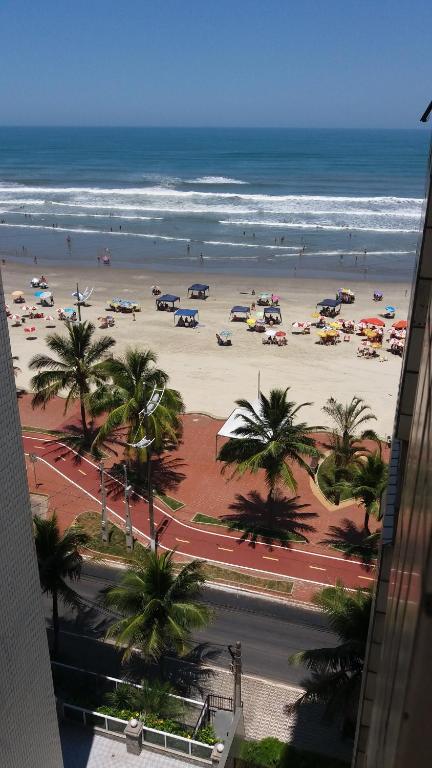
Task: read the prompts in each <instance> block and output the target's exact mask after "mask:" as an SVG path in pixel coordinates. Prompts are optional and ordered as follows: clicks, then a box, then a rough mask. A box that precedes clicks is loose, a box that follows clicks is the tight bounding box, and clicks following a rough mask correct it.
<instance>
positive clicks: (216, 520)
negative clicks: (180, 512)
mask: <svg viewBox="0 0 432 768" xmlns="http://www.w3.org/2000/svg"><path fill="white" fill-rule="evenodd" d="M191 522H192V523H204V525H222V526H223V527H224V528H226V523H224V522H222V520H221V519H220V517H210V515H202V514H201V512H198V514H197V515H195V517H193V518H192V521H191Z"/></svg>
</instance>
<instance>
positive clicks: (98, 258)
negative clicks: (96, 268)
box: [97, 256, 100, 264]
mask: <svg viewBox="0 0 432 768" xmlns="http://www.w3.org/2000/svg"><path fill="white" fill-rule="evenodd" d="M97 263H98V264H100V256H98V257H97Z"/></svg>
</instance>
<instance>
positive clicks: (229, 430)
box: [216, 398, 260, 456]
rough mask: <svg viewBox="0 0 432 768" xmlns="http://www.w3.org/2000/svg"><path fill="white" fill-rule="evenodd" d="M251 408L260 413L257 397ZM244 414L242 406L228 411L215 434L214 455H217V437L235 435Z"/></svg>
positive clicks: (242, 422) (242, 421) (242, 423)
mask: <svg viewBox="0 0 432 768" xmlns="http://www.w3.org/2000/svg"><path fill="white" fill-rule="evenodd" d="M251 405H252V408H253V409H254V411H255V413H256V414H257V415H258V414H259V413H260V401H259V400H258V398H257V399H256V400H253V401H252V403H251ZM245 414H246V411H245V409H244V408H234V410H233V411H232V412H231V413H230V415H229V416H228V418H227V420H226V422H225V423H224V424H222V426H221V428H220V430H219V432H218V433H217V435H216V456H217V448H218V437H219V436H221V437H234V438H235V437H237V435H236V434H235V430H236V429H237V428H238V427H242V426H243V425H244V423H245V422H244V419H243V416H244V415H245Z"/></svg>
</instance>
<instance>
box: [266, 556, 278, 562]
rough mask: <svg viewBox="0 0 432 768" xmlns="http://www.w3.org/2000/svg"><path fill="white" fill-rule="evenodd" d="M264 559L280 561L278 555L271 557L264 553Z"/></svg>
mask: <svg viewBox="0 0 432 768" xmlns="http://www.w3.org/2000/svg"><path fill="white" fill-rule="evenodd" d="M263 560H276V561H277V562H278V561H279V558H278V557H269V556H268V555H263Z"/></svg>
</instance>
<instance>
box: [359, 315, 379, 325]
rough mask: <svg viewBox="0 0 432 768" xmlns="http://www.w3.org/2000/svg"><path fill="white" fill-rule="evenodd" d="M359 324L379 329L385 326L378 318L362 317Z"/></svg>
mask: <svg viewBox="0 0 432 768" xmlns="http://www.w3.org/2000/svg"><path fill="white" fill-rule="evenodd" d="M360 322H361V323H364V324H365V325H379V326H381V327H384V326H385V322H384V321H383V320H380V318H379V317H364V318H363V320H360Z"/></svg>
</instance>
